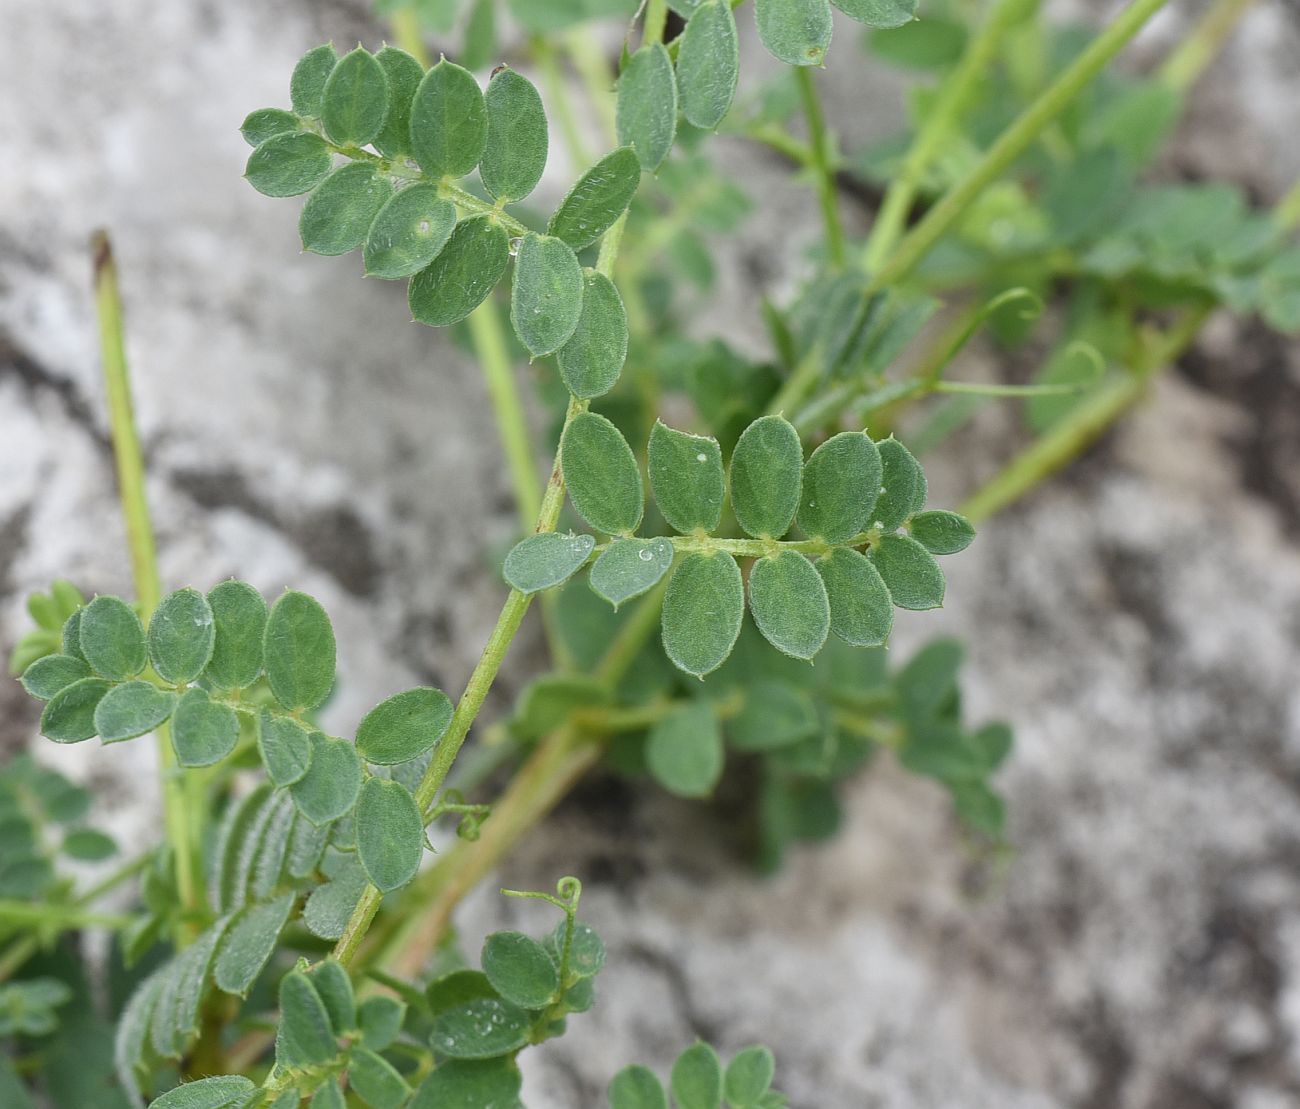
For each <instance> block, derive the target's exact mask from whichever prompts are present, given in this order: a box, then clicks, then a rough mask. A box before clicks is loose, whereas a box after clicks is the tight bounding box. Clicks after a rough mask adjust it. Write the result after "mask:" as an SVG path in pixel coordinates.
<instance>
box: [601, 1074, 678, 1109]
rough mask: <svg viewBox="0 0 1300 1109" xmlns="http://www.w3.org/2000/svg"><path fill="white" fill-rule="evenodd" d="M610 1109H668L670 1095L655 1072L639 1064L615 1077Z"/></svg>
mask: <svg viewBox="0 0 1300 1109" xmlns="http://www.w3.org/2000/svg"><path fill="white" fill-rule="evenodd" d="M609 1109H668V1095H667V1094H665V1093H664V1088H663V1084H662V1083H661V1082H660V1081H659V1079H658V1078H656V1077H655V1073H654V1071H652V1070H650V1068H649V1067H643V1066H641V1065H640V1064H639V1063H637V1064H634V1065H632V1066H630V1067H624V1068H623V1069H622V1070H621V1071H619V1072H618V1074H616V1075H614V1081H613V1082H611V1083H610V1084H609Z"/></svg>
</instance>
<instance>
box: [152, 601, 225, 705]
mask: <svg viewBox="0 0 1300 1109" xmlns="http://www.w3.org/2000/svg"><path fill="white" fill-rule="evenodd" d="M215 645H216V625H215V624H214V623H213V617H212V606H211V605H209V604H208V599H207V598H206V597H205V596H204V595H203V594H202V593H200V592H199V591H198V590H197V589H178V590H177V591H176V592H175V593H168V594H167V596H165V597H164V598H163V599H162V600H161V601H160V602H159V603H158V607H157V608H156V609H154V613H153V616H151V617H150V618H149V661H150V662H152V663H153V668H154V669H155V670H157V671H158V676H159V677H160V678H162V679H163V681H165V682H171V683H172V684H173V685H182V684H184V683H186V682H192V681H193V680H194V679H195V678H197V677H198V676H199V675H200V674H202V673H203V671H204V669H205V668H206V667H207V665H208V663H209V662H210V661H211V659H212V651H213V648H214V647H215Z"/></svg>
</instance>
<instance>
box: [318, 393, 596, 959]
mask: <svg viewBox="0 0 1300 1109" xmlns="http://www.w3.org/2000/svg"><path fill="white" fill-rule="evenodd" d="M586 407H587V402H585V401H580V400H577V399H576V398H575V399H571V400H570V401H569V410H568V413H567V415H566V416H565V421H564V422H565V426H566V427H567V426H568V424H569V422H570V421H571V420H572V419H573V418H574V417H575V416H576V415H577V414H578V413H579V412H582V411H585V410H586ZM561 434H563V433H561ZM563 504H564V478H563V476H562V473H561V470H560V455H559V452H558V451H557V452H556V456H555V467H554V470H553V471H552V473H551V480H550V482H549V484H548V485H547V487H546V496H545V497H544V498H543V499H542V506H541V509H540V511H539V513H538V516H537V527H536V530H537V531H538V532H545V531H554V530H555V526H556V524H557V523H558V522H559V518H560V509H561V508H562V507H563ZM531 600H532V597H531V596H529V595H525V594H523V593H520V592H519V591H518V590H513V589H512V590H511V591H510V596H509V597H507V598H506V603H505V605H504V606H503V607H502V609H501V614H500V615H499V616H498V617H497V622H496V626H495V627H494V628H493V629H492V633H491V635H489V636H488V641H487V645H486V646H485V647H484V648H483V653H482V655H481V656H480V657H479V660H478V664H477V665H476V666H475V667H474V671H473V673H471V674H470V677H469V681H468V682H467V683H466V685H465V691H464V692H463V693H462V694H461V696H460V700H459V701H458V702H457V703H456V710H455V712H453V713H452V718H451V723H450V724H449V725H448V727H447V732H446V734H445V735H444V736H443V737H442V739H441V740H440V741H439V743H438V746H437V748H436V749H435V750H434V754H433V759H432V761H431V762H430V763H429V767H428V769H427V770H426V771H425V772H424V777H423V778H422V779H421V780H420V784H419V787H418V788H417V789H416V791H415V802H416V805H417V806H418V807H419V809H420V811H421V812H424V811H425V810H426V809H428V808H429V806H430V804H432V802H433V799H434V797H435V796H436V795H437V793H438V790H439V789H441V788H442V784H443V782H444V781H445V780H446V777H447V774H448V772H449V771H450V770H451V765H452V763H453V762H454V761H455V760H456V756H457V755H458V754H459V753H460V749H461V746H462V745H463V744H464V742H465V739H466V737H467V736H468V735H469V729H470V725H471V724H473V722H474V718H475V717H476V716H477V715H478V712H479V709H480V708H482V707H483V700H484V698H485V697H487V693H488V690H489V689H491V687H492V683H493V681H495V680H496V676H497V672H498V671H499V670H500V669H501V664H502V662H504V661H505V657H506V651H507V650H509V648H510V643H511V641H512V640H513V639H514V637H515V634H516V633H517V632H518V631H519V626H520V624H522V623H523V619H524V614H525V613H527V611H528V605H529V602H530V601H531ZM381 897H382V895H381V894H380V893H379V891H378V890H377V889H375V887H374V886H367V887H366V890H365V892H364V893H363V894H362V895H361V900H360V901H359V902H358V904H357V907H356V908H355V909H354V910H353V911H352V916H351V917H350V918H349V920H348V923H347V926H346V928H345V929H344V932H343V935H342V937H341V938H340V939H339V941H338V943H337V944H336V945H335V948H334V958H336V959H337V960H338V961H339V962H340V963H342V964H343V965H344V966H347V965H348V964H349V963H351V962H352V960H353V959H354V958H355V957H356V953H357V949H358V948H359V947H360V946H361V941H362V939H363V938H364V937H365V934H366V930H367V929H368V928H369V927H370V922H371V921H372V920H374V918H375V913H377V912H378V911H379V902H380V900H381Z"/></svg>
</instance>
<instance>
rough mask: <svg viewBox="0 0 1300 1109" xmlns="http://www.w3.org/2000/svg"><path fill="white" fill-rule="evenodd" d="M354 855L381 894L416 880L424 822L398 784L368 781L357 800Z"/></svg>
mask: <svg viewBox="0 0 1300 1109" xmlns="http://www.w3.org/2000/svg"><path fill="white" fill-rule="evenodd" d="M356 822H357V854H358V855H359V856H360V858H361V865H362V866H364V867H365V868H366V874H367V876H368V877H369V878H370V882H371V884H372V885H373V886H374V887H375V888H376V889H378V890H379V891H380V892H382V893H387V892H388V891H389V890H395V889H398V888H399V887H401V886H404V885H406V883H407V882H409V881H410V880H411V879H412V878H414V877H415V872H416V871H417V870H418V869H419V868H420V857H421V855H423V854H424V821H423V820H422V819H421V818H420V810H419V808H418V806H417V805H416V803H415V798H414V797H412V796H411V793H410V791H409V790H408V789H407V788H406V787H405V786H404V785H402V784H401V782H391V781H386V780H385V779H383V778H369V779H367V780H366V784H365V785H364V786H362V787H361V796H360V797H358V798H357V811H356Z"/></svg>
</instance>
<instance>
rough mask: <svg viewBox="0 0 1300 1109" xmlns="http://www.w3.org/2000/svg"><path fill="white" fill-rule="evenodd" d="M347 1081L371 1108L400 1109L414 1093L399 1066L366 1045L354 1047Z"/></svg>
mask: <svg viewBox="0 0 1300 1109" xmlns="http://www.w3.org/2000/svg"><path fill="white" fill-rule="evenodd" d="M348 1085H349V1087H350V1088H351V1089H352V1091H353V1092H354V1093H355V1094H356V1095H357V1097H359V1098H360V1099H361V1100H362V1101H363V1102H364V1103H365V1104H366V1105H369V1106H371V1109H400V1107H401V1106H402V1105H404V1104H405V1103H406V1099H407V1098H408V1097H409V1096H410V1094H411V1087H410V1086H408V1085H407V1084H406V1079H405V1078H403V1077H402V1075H401V1073H400V1072H399V1071H398V1070H397V1068H396V1067H394V1066H393V1064H392V1063H390V1062H389V1061H388V1060H387V1059H385V1058H384V1057H383V1056H382V1055H376V1054H375V1053H374V1052H373V1051H369V1050H367V1049H366V1048H364V1047H354V1048H353V1049H352V1054H351V1056H350V1057H349V1062H348Z"/></svg>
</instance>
